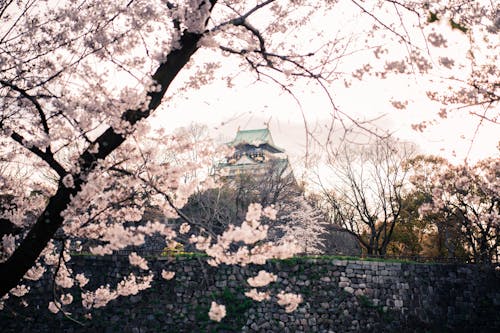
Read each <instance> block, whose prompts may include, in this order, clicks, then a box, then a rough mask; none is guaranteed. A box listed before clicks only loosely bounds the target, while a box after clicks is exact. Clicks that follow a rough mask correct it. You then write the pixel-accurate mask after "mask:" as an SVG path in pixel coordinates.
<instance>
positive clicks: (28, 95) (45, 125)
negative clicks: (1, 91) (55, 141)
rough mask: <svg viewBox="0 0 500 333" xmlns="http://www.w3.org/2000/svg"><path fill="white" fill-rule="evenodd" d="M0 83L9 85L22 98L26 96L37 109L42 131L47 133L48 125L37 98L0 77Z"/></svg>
mask: <svg viewBox="0 0 500 333" xmlns="http://www.w3.org/2000/svg"><path fill="white" fill-rule="evenodd" d="M0 84H2V85H3V86H5V87H9V88H11V89H12V90H14V91H17V92H18V93H19V94H20V95H21V96H23V97H24V98H26V99H27V100H29V101H30V102H31V103H32V104H33V106H34V107H35V109H36V110H37V111H38V115H39V116H40V122H41V123H42V126H43V130H44V132H45V133H46V134H49V126H48V124H47V118H46V116H45V112H43V109H42V106H41V105H40V103H39V102H38V100H37V99H36V98H35V97H34V96H32V95H30V94H28V92H27V91H26V90H25V89H22V88H20V87H18V86H17V85H15V84H13V83H11V82H7V81H5V80H1V79H0Z"/></svg>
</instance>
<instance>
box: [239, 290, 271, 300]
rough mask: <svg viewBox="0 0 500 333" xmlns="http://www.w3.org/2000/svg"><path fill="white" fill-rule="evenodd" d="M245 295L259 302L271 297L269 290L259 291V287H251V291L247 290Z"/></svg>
mask: <svg viewBox="0 0 500 333" xmlns="http://www.w3.org/2000/svg"><path fill="white" fill-rule="evenodd" d="M245 296H247V297H248V298H251V299H253V300H254V301H257V302H262V301H264V300H268V299H270V298H271V296H270V295H269V292H259V291H257V289H250V291H247V292H245Z"/></svg>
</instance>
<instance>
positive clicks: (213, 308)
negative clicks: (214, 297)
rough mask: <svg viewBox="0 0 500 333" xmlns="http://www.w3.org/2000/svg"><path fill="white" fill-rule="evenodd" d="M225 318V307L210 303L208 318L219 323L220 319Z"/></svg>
mask: <svg viewBox="0 0 500 333" xmlns="http://www.w3.org/2000/svg"><path fill="white" fill-rule="evenodd" d="M225 316H226V307H225V306H224V305H219V304H217V303H216V302H213V301H212V304H211V305H210V311H209V312H208V317H209V318H210V319H212V320H214V321H219V322H220V321H221V320H222V318H224V317H225Z"/></svg>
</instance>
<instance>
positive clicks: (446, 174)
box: [412, 158, 500, 262]
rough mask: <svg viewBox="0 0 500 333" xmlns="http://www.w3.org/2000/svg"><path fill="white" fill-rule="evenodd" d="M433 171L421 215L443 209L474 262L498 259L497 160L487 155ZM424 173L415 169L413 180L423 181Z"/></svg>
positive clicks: (499, 205) (499, 190) (499, 207)
mask: <svg viewBox="0 0 500 333" xmlns="http://www.w3.org/2000/svg"><path fill="white" fill-rule="evenodd" d="M440 171H441V172H438V173H435V174H433V178H432V179H431V180H430V182H431V183H433V184H434V186H433V187H432V190H431V202H430V203H425V204H423V205H422V206H421V207H420V213H421V214H422V215H424V216H425V215H431V214H436V213H439V212H442V213H444V214H446V215H448V216H451V217H454V219H452V220H449V221H452V222H454V223H456V224H458V226H459V227H460V231H461V234H462V236H463V239H464V240H465V242H466V248H467V249H468V250H469V251H470V254H471V256H472V258H473V260H474V261H475V262H491V261H494V260H495V261H497V260H498V256H499V246H500V237H499V226H500V187H499V184H498V179H499V176H500V160H499V159H498V158H489V159H485V160H481V161H479V162H477V163H476V164H475V165H473V166H469V165H467V164H462V165H451V164H448V165H446V167H445V168H442V169H441V170H440ZM425 177H426V176H425V173H424V172H419V170H418V169H417V170H416V174H415V175H414V176H413V179H412V181H413V182H414V183H416V184H418V183H420V182H425V181H429V180H425Z"/></svg>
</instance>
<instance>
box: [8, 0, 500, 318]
mask: <svg viewBox="0 0 500 333" xmlns="http://www.w3.org/2000/svg"><path fill="white" fill-rule="evenodd" d="M347 4H348V5H351V6H353V7H354V8H358V10H360V11H361V12H362V13H364V14H366V15H368V16H370V18H371V19H373V22H374V23H375V24H376V28H373V29H372V28H371V27H370V28H369V29H370V30H374V31H375V30H376V29H378V28H383V29H384V30H386V31H388V33H389V34H390V36H395V37H396V38H398V39H399V40H398V43H403V44H404V45H406V46H411V52H409V57H407V58H406V59H403V60H402V61H403V62H404V63H405V64H407V65H408V64H410V66H411V64H417V65H419V66H418V68H419V69H421V68H423V69H425V70H430V67H429V65H428V62H427V63H426V62H425V61H423V60H422V59H421V57H420V56H421V55H422V54H424V53H418V55H419V56H418V57H417V56H412V55H414V54H416V53H415V52H416V50H415V49H414V48H413V42H412V41H411V40H408V39H407V38H405V36H403V35H402V34H401V32H400V31H399V30H400V28H401V27H398V29H395V28H393V27H391V26H390V25H387V24H386V23H384V22H383V20H382V19H380V18H378V17H377V15H378V14H377V13H378V10H379V9H382V10H384V9H385V7H387V6H393V7H394V8H395V10H396V11H397V10H404V11H406V12H408V13H409V14H410V15H414V16H415V17H418V18H419V19H420V18H421V17H424V16H427V15H428V14H429V13H431V14H432V15H434V16H437V17H444V16H445V15H448V14H451V15H452V18H451V19H450V20H451V22H453V23H454V24H455V25H458V27H459V28H462V29H461V30H464V29H467V30H466V31H475V30H474V29H473V28H474V27H476V26H479V27H483V25H484V27H483V28H484V29H483V30H481V33H484V34H486V33H490V30H491V29H495V28H496V29H497V28H498V27H497V25H498V24H497V23H498V20H497V19H496V15H497V13H496V12H495V10H494V9H493V6H492V5H491V6H487V7H485V8H484V9H481V8H479V7H477V6H465V7H463V6H460V7H459V6H458V2H457V3H455V1H450V6H442V7H441V6H437V7H436V6H432V8H431V7H429V5H428V4H427V1H423V2H422V3H420V2H408V3H406V2H397V1H379V2H376V3H374V5H375V7H374V8H373V12H372V11H370V10H367V9H366V8H364V7H363V5H364V4H361V3H358V2H356V1H354V0H353V1H350V2H347ZM336 5H337V1H333V0H327V1H306V0H298V1H278V0H263V1H229V0H227V1H217V0H179V1H171V2H170V1H165V0H153V1H144V0H126V1H82V2H77V1H63V2H57V1H43V0H20V1H12V0H7V1H2V2H1V3H0V22H1V24H0V73H1V74H0V142H1V145H0V147H1V162H2V163H7V164H8V165H7V168H12V167H13V165H14V164H15V163H17V162H22V163H24V164H25V170H26V174H27V175H29V177H27V178H26V179H23V186H22V187H20V186H18V182H16V180H15V179H14V178H12V177H10V176H2V181H1V182H0V191H1V194H2V195H3V196H7V197H9V198H12V200H8V201H4V200H2V202H1V203H2V209H0V214H1V216H0V217H1V218H2V221H8V222H6V223H10V224H13V225H15V226H16V230H17V231H15V232H9V233H6V234H4V235H2V247H1V256H0V258H2V262H1V263H0V295H1V296H5V295H8V293H9V292H10V294H12V295H15V296H22V295H24V294H25V293H26V292H28V289H27V288H26V287H25V286H24V284H22V282H23V279H28V280H29V279H36V278H39V277H40V276H41V275H42V274H44V272H45V270H46V268H45V267H44V265H49V266H51V267H52V271H53V274H54V276H55V280H56V283H57V284H58V285H59V286H61V287H62V288H67V287H69V286H71V285H73V284H78V285H79V286H82V287H83V286H85V285H86V283H87V278H86V277H85V276H84V275H83V273H81V272H72V271H71V270H70V269H69V268H68V267H67V266H66V265H65V261H67V260H69V257H68V256H69V252H70V251H69V250H70V249H71V248H72V247H73V246H74V244H73V243H72V241H74V240H75V239H80V238H86V239H92V240H95V241H96V242H97V245H96V246H94V247H92V249H91V251H92V252H93V253H95V254H100V255H102V254H109V253H112V252H113V251H116V250H119V249H122V248H125V247H126V246H128V245H137V244H140V243H142V242H143V239H144V237H145V236H147V235H150V234H152V233H159V234H161V235H163V236H164V237H166V238H167V239H171V238H172V237H174V236H175V234H176V230H172V229H171V228H168V227H166V226H165V225H163V224H161V223H159V222H158V221H148V222H149V223H146V224H145V225H142V226H134V225H133V222H134V221H139V220H140V219H141V217H142V216H143V213H144V203H145V202H146V201H148V202H153V203H155V205H156V206H158V207H161V209H162V211H163V213H164V214H165V216H167V217H169V216H170V217H174V216H177V215H178V214H179V207H181V206H182V205H183V204H184V203H185V202H186V201H187V198H188V197H189V195H190V194H191V193H193V191H194V189H195V188H202V187H206V188H208V187H211V186H213V184H212V183H211V182H210V181H205V179H203V177H201V178H196V179H193V178H191V177H183V176H185V175H186V174H189V175H192V174H203V173H202V172H199V173H198V172H196V171H197V170H204V169H206V167H207V163H208V161H209V160H210V158H209V156H211V155H212V154H213V153H214V151H213V149H212V148H211V147H209V146H207V147H206V148H205V149H201V150H200V152H201V153H200V155H199V156H198V158H199V161H198V163H193V162H192V161H190V160H189V159H187V158H186V159H185V160H184V159H183V158H182V156H186V157H187V154H188V152H189V151H191V149H192V142H190V141H189V140H187V139H186V137H185V136H182V135H177V136H176V135H168V134H166V133H162V131H161V130H156V129H154V128H151V127H150V126H148V123H147V121H146V120H147V119H148V118H150V117H151V115H153V114H154V113H155V112H157V111H159V110H158V109H162V108H168V101H169V100H168V98H169V97H171V96H173V95H180V94H183V93H185V92H186V91H196V90H197V89H198V88H200V86H202V85H204V84H206V83H207V82H209V81H210V80H212V79H214V78H215V77H216V73H217V70H218V68H219V67H220V66H221V63H222V61H217V60H215V61H214V60H213V59H221V58H217V57H219V56H231V57H233V58H232V59H235V61H236V62H237V63H238V65H239V67H240V68H239V69H238V70H244V71H245V72H250V73H252V74H253V75H255V77H256V78H257V79H259V80H268V81H269V82H274V83H275V84H277V85H278V86H279V87H280V88H281V89H283V90H284V91H286V92H288V93H290V94H292V95H293V96H294V97H296V95H295V93H294V90H293V84H294V82H296V81H297V80H305V81H308V82H309V83H313V84H315V85H317V86H318V87H319V88H321V89H322V91H324V92H325V94H326V95H327V96H328V97H329V99H330V104H331V107H332V114H333V119H334V120H338V119H341V120H350V121H355V120H354V119H352V118H351V117H349V114H348V113H347V112H343V111H341V110H339V109H338V108H337V107H336V105H335V103H334V100H333V96H332V94H331V93H330V92H329V91H328V87H327V85H328V83H330V82H332V81H334V80H336V79H338V78H339V77H340V76H339V75H341V73H342V72H343V71H342V70H338V68H337V66H338V65H339V62H340V59H343V58H345V57H347V56H349V55H350V54H353V53H355V51H356V50H355V49H354V50H353V49H351V41H352V38H349V37H350V36H352V34H351V33H350V31H349V32H346V33H345V34H340V35H337V37H331V36H332V35H331V34H330V32H328V34H323V35H322V34H321V33H317V32H313V35H311V32H310V30H309V28H310V27H311V22H312V21H313V20H315V19H316V18H318V13H327V12H331V9H332V8H334V7H335V6H336ZM364 14H363V15H364ZM458 15H459V16H460V20H459V19H458V18H457V16H458ZM480 17H481V20H479V18H480ZM419 22H420V21H419ZM402 26H403V29H404V27H405V25H404V24H402ZM416 26H417V27H418V24H417V25H416ZM292 30H295V31H293V32H296V33H297V36H298V37H297V38H300V36H303V32H304V31H305V32H306V33H307V34H308V35H309V39H310V40H309V43H302V44H301V45H300V46H299V44H298V43H297V38H291V36H290V34H289V33H290V32H291V31H292ZM341 30H342V29H341V28H340V29H339V31H341ZM424 33H425V31H424ZM301 34H302V35H301ZM490 34H491V33H490ZM429 36H430V35H429ZM478 40H479V39H477V38H476V39H473V40H472V39H471V41H473V42H475V41H478ZM472 45H475V44H474V43H472ZM486 45H490V44H489V43H486ZM365 46H366V45H365ZM355 47H356V48H357V47H358V45H356V46H355ZM367 47H371V46H370V45H368V46H367ZM380 53H382V54H383V52H378V54H379V55H380ZM200 54H201V55H204V56H205V57H204V58H203V59H201V58H200V57H198V55H200ZM486 60H487V61H491V59H490V58H488V59H486ZM421 64H424V65H425V66H420V65H421ZM444 64H450V61H446V62H444ZM474 68H476V69H477V70H472V71H468V73H469V72H470V73H471V75H472V77H474V78H476V77H479V78H480V79H481V80H476V82H481V83H482V82H483V81H482V79H483V76H480V75H482V74H481V73H482V72H481V70H480V69H481V68H482V67H481V66H475V67H474ZM488 68H489V69H488V71H487V73H488V77H487V79H488V80H489V79H490V76H491V77H492V78H493V79H495V75H496V74H495V73H496V72H495V67H491V66H490V67H488ZM392 70H396V71H401V70H399V67H398V66H393V65H387V66H386V68H384V69H383V71H382V72H383V73H386V72H389V71H392ZM348 72H349V75H350V72H351V71H350V70H348ZM403 72H405V71H404V70H403ZM184 73H185V74H184ZM186 76H187V77H186ZM222 76H223V77H222V79H224V80H226V81H227V82H228V84H229V85H231V84H233V82H232V79H233V78H234V75H233V76H232V75H228V74H225V75H222ZM177 77H180V80H182V84H180V87H177V88H176V90H175V91H173V90H172V89H173V88H172V86H173V85H172V83H173V82H174V79H176V78H177ZM496 77H498V75H496ZM489 82H490V81H488V82H487V83H486V84H485V85H481V88H480V89H479V91H480V92H481V93H482V92H483V90H485V91H489V92H490V93H491V94H493V95H492V96H493V97H494V96H495V94H496V96H497V90H496V89H498V86H497V85H495V83H494V82H493V83H491V84H490V83H489ZM167 92H168V94H169V95H168V96H166V95H167ZM491 94H490V95H491ZM491 102H492V103H493V102H495V99H493V100H491ZM162 104H163V106H162ZM167 152H168V153H169V154H175V155H176V156H178V157H179V159H180V160H181V161H185V163H180V164H178V163H177V164H176V163H169V162H168V161H165V160H162V159H160V158H158V156H159V155H162V156H165V155H168V154H167ZM160 153H161V154H160ZM9 170H11V169H9ZM48 179H50V180H48ZM181 180H184V181H181ZM186 180H187V181H186ZM253 211H258V210H257V209H256V208H255V207H254V209H253ZM250 215H252V214H250ZM250 217H251V216H250ZM250 221H254V219H250ZM255 221H256V220H255ZM245 228H246V229H244V230H243V231H244V232H243V231H242V229H236V228H235V227H233V229H230V230H228V234H226V236H224V237H222V238H221V239H220V241H221V242H222V243H219V245H220V246H218V247H213V246H215V245H214V244H218V243H214V244H212V245H210V244H208V241H207V239H208V238H203V239H205V242H204V243H203V242H202V243H203V244H206V246H203V247H204V248H206V250H207V252H210V253H211V255H213V256H214V258H215V259H214V260H215V262H216V263H217V262H225V261H228V262H236V263H241V262H242V260H243V259H241V258H246V257H245V256H240V259H241V260H231V259H230V258H226V257H220V253H218V252H217V251H216V250H217V249H219V250H220V249H224V248H225V244H226V243H224V241H225V242H229V241H230V240H234V239H237V240H238V241H242V239H241V235H242V234H243V235H245V236H248V235H249V237H251V238H252V239H260V237H261V236H262V235H264V234H265V232H263V231H264V229H265V228H264V229H263V228H261V226H260V225H259V224H258V223H257V222H255V223H247V226H246V227H245ZM259 228H260V229H259ZM185 229H186V228H184V230H185ZM236 234H238V235H239V236H236ZM252 235H253V236H252ZM200 237H205V236H200ZM235 237H236V238H235ZM211 241H213V242H215V240H213V239H212V240H211ZM268 246H269V247H270V248H272V246H271V245H268ZM248 251H250V250H248ZM259 251H263V250H262V249H260V250H259ZM259 251H257V252H258V253H260V252H259ZM257 252H256V254H257ZM292 252H293V251H292ZM263 253H268V254H272V256H276V257H283V256H284V255H285V254H287V255H289V254H290V251H285V250H284V249H283V248H282V247H278V248H277V250H271V249H268V251H264V252H263ZM239 254H240V255H243V254H248V252H245V251H243V252H240V253H239ZM235 255H236V254H235ZM237 257H238V256H237ZM247 259H248V258H246V259H245V260H247ZM262 259H263V257H262V256H261V257H259V260H262ZM259 262H260V261H259ZM130 263H131V265H137V266H138V267H140V268H146V267H147V263H145V262H143V261H142V260H141V258H138V257H137V256H136V255H131V257H130ZM42 264H43V265H42ZM166 276H169V274H166ZM150 281H151V275H150V274H148V273H147V270H146V272H145V274H144V275H143V276H138V277H136V276H134V275H131V276H128V277H126V278H125V279H124V280H123V281H122V282H120V283H119V284H118V286H117V287H116V288H115V289H114V290H111V289H109V288H106V287H105V286H103V287H101V288H99V289H97V290H94V291H88V292H86V293H85V294H84V295H83V299H84V306H85V307H87V306H88V307H96V306H103V305H104V304H106V303H107V302H108V301H109V300H110V299H113V298H116V297H118V296H120V295H121V296H125V295H130V294H133V293H136V292H138V291H139V290H141V289H144V288H147V287H148V285H149V282H150ZM61 296H63V297H62V298H61V299H59V300H54V302H53V303H51V305H50V309H51V310H53V311H54V312H55V311H56V310H60V309H61V307H63V306H64V304H66V303H67V302H70V300H71V297H70V296H68V295H67V294H64V295H61ZM280 302H281V303H282V304H283V305H284V306H286V307H287V309H289V310H291V309H294V308H295V307H296V304H298V302H299V298H298V297H293V296H291V295H288V294H283V295H282V296H281V298H280ZM212 313H213V317H214V318H215V319H217V318H219V319H220V318H221V316H222V315H223V313H224V309H223V308H221V307H217V306H214V307H213V311H212Z"/></svg>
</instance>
